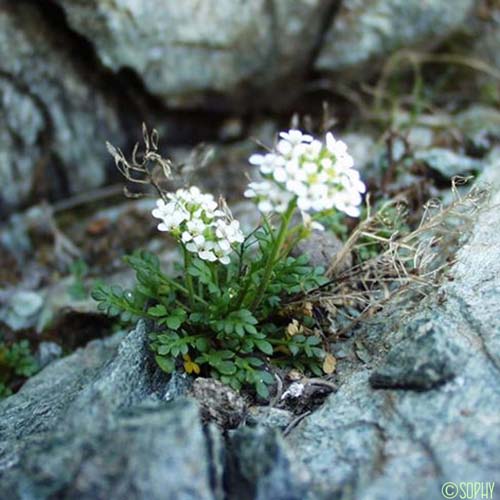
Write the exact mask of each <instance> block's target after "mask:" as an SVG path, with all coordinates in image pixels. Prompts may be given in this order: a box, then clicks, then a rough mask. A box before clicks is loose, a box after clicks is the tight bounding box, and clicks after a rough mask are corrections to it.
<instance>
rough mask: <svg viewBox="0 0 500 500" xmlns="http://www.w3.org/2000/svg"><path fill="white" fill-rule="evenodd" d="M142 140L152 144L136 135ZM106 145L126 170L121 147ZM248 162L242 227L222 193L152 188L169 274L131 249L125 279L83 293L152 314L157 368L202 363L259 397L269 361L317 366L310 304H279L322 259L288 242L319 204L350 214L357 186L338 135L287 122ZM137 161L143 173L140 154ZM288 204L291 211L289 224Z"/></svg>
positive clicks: (134, 314) (305, 227) (123, 310)
mask: <svg viewBox="0 0 500 500" xmlns="http://www.w3.org/2000/svg"><path fill="white" fill-rule="evenodd" d="M150 144H153V145H154V147H157V146H156V141H153V140H149V138H146V146H147V147H148V146H149V145H150ZM110 150H111V152H112V153H113V155H114V156H115V160H116V162H117V165H118V167H119V168H120V170H121V171H122V172H123V171H125V172H126V171H127V170H126V168H127V166H128V165H129V164H128V163H127V161H126V160H125V158H124V157H123V155H122V154H121V152H119V151H118V150H115V149H114V148H112V149H110ZM147 154H148V152H146V155H145V156H146V157H147ZM155 155H156V152H154V155H153V159H154V161H158V158H157V157H156V156H155ZM134 156H135V155H134ZM162 161H163V163H162V165H165V164H167V162H165V161H164V160H162ZM250 163H251V164H253V165H257V166H259V171H260V174H261V176H262V179H261V180H260V181H255V182H251V183H250V184H249V186H248V189H247V190H246V192H245V195H246V196H247V197H250V198H253V199H254V200H255V201H256V203H257V207H258V209H259V210H260V212H261V214H262V218H261V224H260V225H259V226H258V227H257V228H255V229H254V230H252V231H250V232H248V233H247V234H246V235H245V234H244V233H243V231H242V229H241V228H240V224H239V222H238V221H237V220H234V219H233V217H232V215H231V212H230V210H229V209H228V207H227V206H226V205H225V203H224V202H223V201H220V202H216V201H215V199H214V197H213V196H212V195H211V194H205V193H202V192H201V191H200V189H199V188H197V187H194V186H193V187H190V188H188V189H178V190H177V191H175V192H173V193H171V192H165V191H164V190H162V189H159V192H160V195H161V198H160V199H159V200H158V201H157V206H156V208H155V209H154V210H153V212H152V215H153V217H155V218H157V219H159V224H158V229H159V230H160V231H165V232H168V233H169V234H170V235H171V236H172V237H173V238H174V239H175V241H176V242H177V243H178V245H179V248H180V250H181V253H182V256H183V268H182V270H183V272H182V273H180V274H179V275H178V276H176V277H170V276H168V275H167V274H165V273H164V272H162V270H161V269H160V264H159V260H158V258H157V257H155V256H154V255H152V254H149V253H146V252H136V253H135V254H133V255H132V256H129V257H126V261H127V263H128V264H129V265H130V266H132V268H133V269H134V270H135V271H136V276H137V284H136V286H135V288H134V289H133V290H126V291H123V290H120V289H116V288H114V287H109V286H106V285H104V284H100V285H98V286H97V287H96V289H95V290H94V293H93V296H94V298H95V299H96V300H97V301H98V302H99V307H100V309H101V310H104V311H106V312H107V313H109V314H111V315H116V316H120V317H121V318H122V319H123V320H126V321H135V320H137V319H138V318H146V319H150V320H152V321H153V322H154V325H155V327H154V328H153V333H152V334H151V335H150V341H151V348H152V350H153V351H154V353H155V359H156V361H157V363H158V365H159V366H160V367H161V368H162V369H163V370H164V371H166V372H168V373H170V372H172V371H174V370H176V369H183V370H184V371H185V372H187V373H194V374H196V375H197V374H201V373H203V374H208V375H211V376H213V377H216V378H219V379H220V380H222V381H223V382H225V383H227V384H229V385H231V386H232V387H233V388H235V389H240V388H241V387H242V386H253V387H254V388H255V390H256V391H257V393H258V394H259V395H260V396H262V397H267V396H268V387H269V386H270V385H271V384H273V383H274V376H273V373H272V370H271V367H272V366H273V365H274V366H278V367H280V366H281V367H290V368H295V369H298V370H301V371H306V370H311V371H313V372H314V373H316V374H317V375H319V374H321V366H322V363H323V360H324V358H325V355H326V351H327V348H328V345H327V344H326V343H325V341H324V339H323V338H322V337H321V335H319V334H318V331H319V330H318V328H316V327H317V325H316V320H315V317H314V311H312V310H311V309H310V308H304V310H302V311H289V312H288V313H286V312H285V311H286V307H285V306H286V303H287V301H288V300H289V299H290V298H291V297H294V296H296V295H297V294H301V293H305V292H307V291H309V290H311V289H314V288H317V287H318V286H321V285H324V284H325V283H326V282H327V278H326V277H325V275H324V269H322V268H318V267H316V268H315V267H312V266H309V265H308V257H307V256H305V255H302V256H299V257H292V256H291V255H290V252H291V250H292V249H293V247H294V245H295V244H296V243H297V242H298V241H299V240H300V239H301V238H303V237H305V236H306V235H307V232H308V231H310V230H311V229H313V228H320V227H321V226H320V225H319V224H318V223H317V222H316V220H315V219H316V218H317V216H319V215H321V214H323V213H324V212H325V211H331V210H332V209H333V210H335V209H336V210H339V211H342V212H345V213H346V214H347V215H350V216H357V215H359V205H360V203H361V199H362V198H361V195H362V193H363V192H364V191H365V186H364V184H363V183H362V182H361V180H360V178H359V174H358V172H357V171H356V170H354V168H353V160H352V158H351V156H349V154H348V153H347V147H346V145H345V144H344V143H343V142H341V141H336V140H335V139H334V137H333V135H332V134H327V135H326V138H325V142H322V141H319V140H316V139H314V138H313V137H312V136H310V135H307V134H303V133H302V132H300V131H299V130H290V131H288V132H282V133H281V134H280V138H279V141H278V142H277V144H276V147H275V148H274V149H273V150H272V151H270V152H268V153H266V154H264V155H262V154H256V155H252V156H251V158H250ZM138 168H139V167H137V166H134V169H135V170H134V172H136V171H137V170H138ZM140 168H143V169H144V172H145V175H148V172H149V170H148V169H147V166H145V165H144V164H141V165H140ZM163 170H164V171H166V170H167V169H165V168H163ZM127 178H129V177H127ZM129 180H130V178H129ZM153 185H155V187H158V185H157V184H153ZM297 212H301V213H302V223H300V224H296V225H295V226H293V225H292V220H293V217H294V215H295V214H296V213H297Z"/></svg>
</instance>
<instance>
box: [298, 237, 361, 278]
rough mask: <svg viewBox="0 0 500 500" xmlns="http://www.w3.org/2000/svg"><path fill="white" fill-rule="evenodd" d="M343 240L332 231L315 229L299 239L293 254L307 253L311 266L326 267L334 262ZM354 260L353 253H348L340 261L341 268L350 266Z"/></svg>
mask: <svg viewBox="0 0 500 500" xmlns="http://www.w3.org/2000/svg"><path fill="white" fill-rule="evenodd" d="M343 246H344V245H343V243H342V241H340V240H339V239H338V238H337V237H336V236H335V235H334V234H333V233H332V232H330V231H318V230H313V231H311V234H310V235H309V236H308V237H307V238H304V239H303V240H301V241H299V243H297V245H296V246H295V247H294V249H293V250H292V255H293V256H295V257H297V256H298V255H307V256H308V257H309V264H310V265H311V266H320V267H323V268H325V269H328V267H329V266H330V265H331V264H332V262H333V259H334V258H335V256H336V255H337V253H339V252H340V250H342V247H343ZM351 262H352V256H351V254H350V253H349V254H347V255H346V257H345V259H344V260H343V262H341V263H339V267H338V269H339V270H342V269H345V268H346V267H349V265H350V263H351Z"/></svg>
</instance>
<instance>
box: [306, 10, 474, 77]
mask: <svg viewBox="0 0 500 500" xmlns="http://www.w3.org/2000/svg"><path fill="white" fill-rule="evenodd" d="M473 6H474V1H473V0H455V1H453V2H449V1H447V0H427V1H425V2H422V1H421V0H346V1H344V2H342V5H341V8H340V10H339V12H338V14H337V16H336V17H335V21H334V23H333V24H332V25H331V27H330V29H329V31H328V33H327V34H326V36H325V39H324V42H323V45H322V48H321V51H320V53H319V56H318V58H317V60H316V63H315V68H316V69H317V70H319V71H323V72H335V73H337V74H341V78H342V79H344V80H345V79H349V78H352V79H357V80H363V79H366V77H367V76H368V77H369V76H371V75H372V74H373V73H374V71H375V70H376V69H380V66H379V65H377V64H374V63H377V62H381V61H383V60H384V59H385V58H387V57H388V56H390V55H391V54H392V53H393V52H395V51H397V50H399V49H405V48H431V47H433V46H435V45H436V44H437V43H439V42H440V41H442V40H443V39H444V38H446V37H447V36H449V35H450V34H451V33H453V32H454V31H457V30H458V29H459V28H461V27H462V26H463V23H464V22H465V20H466V19H467V17H468V14H469V12H470V10H471V9H472V7H473Z"/></svg>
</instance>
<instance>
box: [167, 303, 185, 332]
mask: <svg viewBox="0 0 500 500" xmlns="http://www.w3.org/2000/svg"><path fill="white" fill-rule="evenodd" d="M186 317H187V313H186V311H185V310H184V309H181V308H180V307H178V308H177V309H174V310H173V311H172V312H171V314H170V316H168V317H167V319H166V320H165V322H166V324H167V326H168V327H169V328H171V329H172V330H177V329H178V328H179V327H180V326H181V325H182V324H183V323H184V321H185V320H186Z"/></svg>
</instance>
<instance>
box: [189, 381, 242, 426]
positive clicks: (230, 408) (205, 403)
mask: <svg viewBox="0 0 500 500" xmlns="http://www.w3.org/2000/svg"><path fill="white" fill-rule="evenodd" d="M189 393H190V395H191V396H193V398H195V399H196V400H197V401H198V404H199V405H200V410H201V416H202V418H203V420H204V421H205V422H213V423H215V424H216V425H218V426H219V427H220V428H221V429H233V428H235V427H238V426H239V425H240V423H241V422H242V421H243V419H244V417H245V413H246V406H247V405H246V402H245V400H244V399H243V398H242V397H241V396H240V395H239V394H238V393H237V392H235V391H234V390H233V389H231V387H229V386H227V385H225V384H223V383H222V382H220V381H219V380H215V379H210V378H202V377H198V378H196V379H195V380H194V382H193V385H192V387H191V389H190V391H189Z"/></svg>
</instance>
